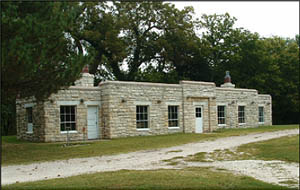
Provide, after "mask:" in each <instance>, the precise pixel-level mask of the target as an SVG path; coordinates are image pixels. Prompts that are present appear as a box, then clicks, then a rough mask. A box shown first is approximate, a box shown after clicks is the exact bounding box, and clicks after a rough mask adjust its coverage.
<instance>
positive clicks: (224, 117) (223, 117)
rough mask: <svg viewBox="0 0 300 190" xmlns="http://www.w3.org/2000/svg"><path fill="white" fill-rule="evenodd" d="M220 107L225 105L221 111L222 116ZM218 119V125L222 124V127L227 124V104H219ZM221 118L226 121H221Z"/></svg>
mask: <svg viewBox="0 0 300 190" xmlns="http://www.w3.org/2000/svg"><path fill="white" fill-rule="evenodd" d="M219 107H223V108H224V110H223V111H222V112H221V113H223V116H222V117H220V111H219ZM217 119H218V126H220V127H222V126H226V105H218V106H217ZM221 119H223V120H224V123H220V120H221Z"/></svg>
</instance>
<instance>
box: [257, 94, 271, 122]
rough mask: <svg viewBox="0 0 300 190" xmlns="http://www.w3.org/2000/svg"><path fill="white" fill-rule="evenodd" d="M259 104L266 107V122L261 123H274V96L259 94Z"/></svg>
mask: <svg viewBox="0 0 300 190" xmlns="http://www.w3.org/2000/svg"><path fill="white" fill-rule="evenodd" d="M257 102H258V106H262V107H264V120H265V121H264V123H260V124H259V125H272V97H271V96H270V95H269V94H259V95H258V101H257Z"/></svg>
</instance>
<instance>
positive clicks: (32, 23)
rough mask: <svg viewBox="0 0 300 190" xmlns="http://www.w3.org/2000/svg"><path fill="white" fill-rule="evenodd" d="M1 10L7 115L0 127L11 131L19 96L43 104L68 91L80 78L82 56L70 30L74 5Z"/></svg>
mask: <svg viewBox="0 0 300 190" xmlns="http://www.w3.org/2000/svg"><path fill="white" fill-rule="evenodd" d="M1 5H2V11H1V28H2V44H1V45H2V46H1V52H2V54H1V58H2V67H1V80H2V83H1V87H2V88H1V104H2V108H4V110H6V111H5V112H4V113H3V114H1V119H2V123H1V126H2V129H3V128H6V129H7V128H9V127H11V125H12V123H14V122H12V120H14V107H15V99H16V97H17V96H18V97H20V98H26V97H31V96H34V97H35V98H37V99H39V100H43V99H44V98H45V97H47V96H49V95H50V94H51V93H53V92H56V91H57V90H58V89H60V88H61V87H62V86H69V85H70V84H72V83H73V82H74V81H75V80H76V79H77V78H78V77H79V74H80V71H81V69H82V67H83V64H84V61H83V58H84V56H83V54H80V53H79V51H78V48H77V46H76V45H75V44H74V43H73V42H72V41H73V39H72V38H71V37H70V34H69V33H68V32H67V30H66V29H67V27H69V25H71V23H72V22H74V19H75V17H74V14H73V13H74V7H75V5H76V4H73V3H67V2H46V3H45V2H43V3H42V2H22V1H20V2H2V3H1ZM5 114H6V115H5ZM8 115H11V117H10V118H7V116H8Z"/></svg>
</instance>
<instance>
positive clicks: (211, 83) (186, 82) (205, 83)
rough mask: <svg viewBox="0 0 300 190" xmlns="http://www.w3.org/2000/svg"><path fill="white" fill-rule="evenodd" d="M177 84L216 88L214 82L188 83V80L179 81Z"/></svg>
mask: <svg viewBox="0 0 300 190" xmlns="http://www.w3.org/2000/svg"><path fill="white" fill-rule="evenodd" d="M179 84H198V85H199V84H200V85H210V86H216V84H215V83H214V82H203V81H189V80H181V81H179Z"/></svg>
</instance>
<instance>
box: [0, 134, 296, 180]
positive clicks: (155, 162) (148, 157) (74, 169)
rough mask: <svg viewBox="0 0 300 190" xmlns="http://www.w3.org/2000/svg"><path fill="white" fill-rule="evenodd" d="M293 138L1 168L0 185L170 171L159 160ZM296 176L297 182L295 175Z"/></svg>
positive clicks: (254, 137)
mask: <svg viewBox="0 0 300 190" xmlns="http://www.w3.org/2000/svg"><path fill="white" fill-rule="evenodd" d="M295 134H299V130H298V129H293V130H284V131H276V132H267V133H259V134H250V135H244V136H233V137H227V138H219V139H217V140H214V141H203V142H198V143H190V144H185V145H181V146H175V147H171V148H164V149H156V150H148V151H138V152H131V153H126V154H119V155H112V156H101V157H90V158H75V159H69V160H61V161H53V162H43V163H36V164H29V165H13V166H5V167H2V168H1V175H2V176H1V179H2V185H5V184H12V183H16V182H26V181H36V180H44V179H52V178H62V177H68V176H73V175H79V174H86V173H93V172H104V171H117V170H121V169H128V170H147V169H160V168H173V166H168V165H166V164H165V163H164V162H162V160H166V159H171V158H174V157H186V156H188V155H193V154H196V153H198V152H212V151H214V150H217V149H221V150H222V149H231V148H234V147H237V146H240V145H243V144H247V143H252V142H257V141H263V140H268V139H272V138H279V137H282V136H287V135H295ZM225 165H226V164H225ZM292 170H296V171H299V165H298V167H295V168H293V167H292ZM268 171H269V170H262V172H266V175H267V176H268V175H271V176H272V174H271V173H269V172H268ZM246 175H247V174H246ZM297 175H298V180H299V172H298V174H297Z"/></svg>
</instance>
